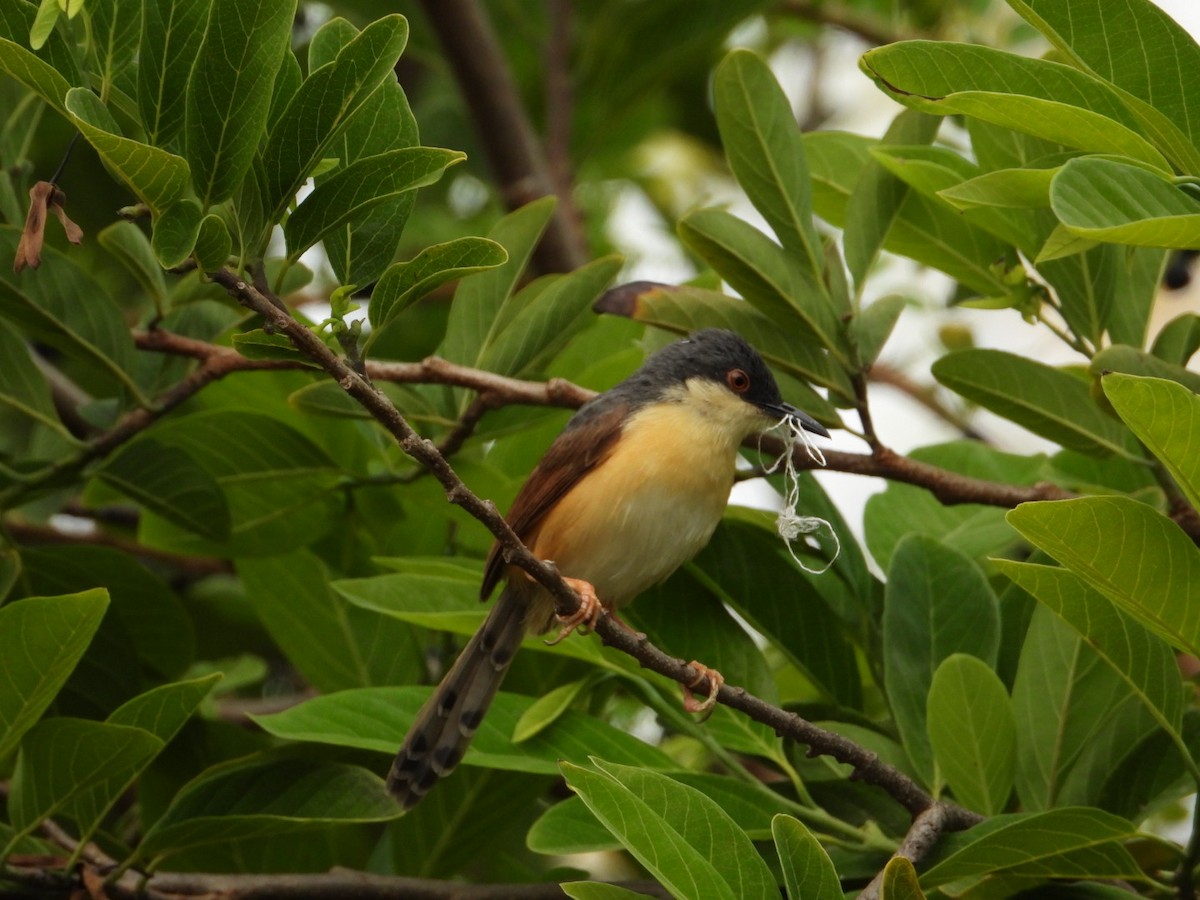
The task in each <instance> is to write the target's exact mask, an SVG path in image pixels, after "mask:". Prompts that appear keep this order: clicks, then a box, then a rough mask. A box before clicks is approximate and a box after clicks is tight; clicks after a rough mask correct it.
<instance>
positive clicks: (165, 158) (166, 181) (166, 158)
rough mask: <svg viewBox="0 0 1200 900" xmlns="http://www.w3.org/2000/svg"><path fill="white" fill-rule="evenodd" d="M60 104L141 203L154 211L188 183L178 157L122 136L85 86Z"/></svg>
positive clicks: (170, 201)
mask: <svg viewBox="0 0 1200 900" xmlns="http://www.w3.org/2000/svg"><path fill="white" fill-rule="evenodd" d="M64 106H65V109H66V113H67V116H68V118H70V120H71V122H72V123H73V124H74V125H75V127H76V128H78V129H79V132H80V134H82V135H83V136H84V138H85V139H86V140H87V142H88V143H89V144H91V145H92V147H94V148H95V150H96V152H97V153H98V154H100V158H101V159H103V160H104V162H105V163H106V164H107V165H108V167H109V168H110V169H112V171H113V172H115V173H116V174H117V175H118V176H119V177H120V178H121V180H122V181H124V182H125V183H126V184H127V185H128V186H129V188H130V190H132V191H133V192H134V193H135V194H137V196H138V199H140V200H141V201H142V202H143V203H146V204H147V205H148V206H149V207H150V208H151V209H152V210H154V211H156V212H157V211H161V210H164V209H166V208H167V207H169V206H170V205H171V204H172V203H174V202H175V201H176V200H177V199H178V198H179V197H180V195H181V194H182V193H183V191H184V188H185V187H187V182H188V164H187V163H186V162H185V161H184V160H183V158H182V157H179V156H176V155H175V154H174V153H168V152H167V151H166V150H160V149H159V148H157V147H151V146H150V145H149V144H143V143H141V142H139V141H135V140H131V139H129V138H127V137H122V136H121V130H120V127H119V126H118V125H117V122H116V120H115V119H114V118H113V117H112V113H110V112H109V111H108V109H107V108H105V106H104V104H103V103H101V102H100V98H99V97H97V96H96V95H95V94H93V93H92V92H91V91H90V90H88V89H87V88H71V90H69V91H68V92H67V95H66V98H65V100H64Z"/></svg>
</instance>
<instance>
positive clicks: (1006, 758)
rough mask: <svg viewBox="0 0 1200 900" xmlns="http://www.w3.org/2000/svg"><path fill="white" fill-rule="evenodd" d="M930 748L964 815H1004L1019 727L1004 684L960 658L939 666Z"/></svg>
mask: <svg viewBox="0 0 1200 900" xmlns="http://www.w3.org/2000/svg"><path fill="white" fill-rule="evenodd" d="M926 714H927V717H928V728H929V742H930V744H931V745H932V747H933V755H934V757H935V759H936V760H937V764H938V771H939V773H940V774H941V776H942V777H943V778H945V780H946V783H947V784H949V785H950V788H951V790H953V791H954V796H955V797H957V798H958V800H959V802H960V803H962V804H963V805H964V806H966V807H967V808H968V809H973V810H975V811H976V812H980V813H983V814H984V815H988V816H991V815H995V814H996V813H999V812H1003V811H1004V807H1005V806H1006V805H1007V803H1008V797H1009V794H1011V793H1012V789H1013V771H1014V769H1015V767H1016V759H1017V727H1016V722H1015V720H1014V719H1013V712H1012V703H1011V702H1010V701H1009V699H1008V691H1007V690H1006V689H1005V687H1004V684H1003V683H1002V682H1001V681H1000V679H999V677H997V675H996V673H995V672H993V671H992V669H991V667H990V666H988V665H987V664H986V663H985V662H983V661H982V660H980V659H978V658H977V657H974V656H968V655H967V654H964V653H955V654H953V655H951V656H948V657H946V658H945V659H944V660H942V662H941V664H940V665H938V667H937V671H936V672H934V673H933V681H932V683H931V684H930V686H929V697H928V701H927V713H926Z"/></svg>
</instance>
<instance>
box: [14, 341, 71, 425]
mask: <svg viewBox="0 0 1200 900" xmlns="http://www.w3.org/2000/svg"><path fill="white" fill-rule="evenodd" d="M0 407H7V408H9V409H11V410H14V411H16V412H18V413H20V414H21V415H23V416H26V417H27V418H29V419H32V420H33V421H35V422H39V423H41V424H42V425H44V426H46V427H47V428H49V429H51V430H53V431H55V432H57V433H58V434H60V435H62V436H63V437H69V435H70V432H68V431H67V430H66V428H65V427H64V426H63V424H62V422H60V421H59V418H58V413H57V412H56V411H55V409H54V401H53V400H52V399H51V396H50V385H49V384H48V383H47V382H46V378H45V376H44V375H42V373H41V372H40V371H39V370H38V368H37V366H35V365H32V364H31V360H30V355H29V346H28V345H27V344H26V343H25V341H24V340H22V339H21V338H20V337H19V336H18V335H17V333H16V332H15V331H14V330H13V329H12V328H11V327H9V325H8V323H7V322H5V321H3V320H0ZM72 440H73V438H72Z"/></svg>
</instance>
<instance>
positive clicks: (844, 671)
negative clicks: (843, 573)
mask: <svg viewBox="0 0 1200 900" xmlns="http://www.w3.org/2000/svg"><path fill="white" fill-rule="evenodd" d="M696 570H698V571H699V572H700V573H701V575H702V577H703V580H704V583H705V584H706V585H707V586H708V587H709V588H710V589H711V590H713V591H715V592H716V593H717V595H718V596H719V597H720V598H721V599H722V601H723V602H725V603H728V604H729V605H730V606H732V607H733V608H734V609H735V610H737V612H738V614H739V615H741V616H742V617H743V618H745V619H746V621H747V622H749V623H750V625H751V626H752V627H753V628H754V629H755V630H756V631H758V632H759V633H760V634H762V635H763V636H764V637H766V638H767V640H769V641H771V643H772V644H773V645H774V646H775V647H776V648H777V649H778V650H779V651H780V652H781V653H783V655H784V656H785V658H786V659H787V660H788V661H789V662H791V663H792V665H794V666H796V667H797V668H798V669H799V670H800V671H802V672H804V673H805V674H806V675H807V676H808V677H809V678H810V679H811V680H812V682H813V683H814V685H816V686H817V687H818V688H819V689H820V690H821V691H822V692H824V693H826V694H827V695H828V696H829V697H830V698H831V699H833V700H835V701H836V702H838V703H841V704H843V705H845V706H848V707H852V708H857V707H858V706H860V705H861V703H862V691H861V681H860V678H859V675H858V671H857V667H856V666H855V665H854V651H853V648H852V647H851V645H850V643H849V641H847V639H846V637H845V635H844V633H843V631H842V623H841V622H840V620H839V619H838V617H837V616H836V615H835V614H834V613H833V612H832V610H830V608H829V607H828V606H827V605H826V604H825V603H824V602H823V601H822V598H821V597H820V595H819V593H818V591H819V590H820V587H819V586H820V585H821V581H820V580H819V579H816V580H810V579H809V578H807V577H805V575H804V574H803V573H802V572H801V571H800V570H799V569H798V568H797V567H796V566H795V564H794V563H793V562H792V561H791V560H790V558H788V557H785V556H784V554H783V550H782V542H781V541H780V539H779V536H778V535H777V534H776V533H774V532H773V531H770V530H768V529H766V528H762V527H759V526H757V525H752V524H750V523H747V522H739V521H737V520H734V519H732V518H726V519H725V520H724V521H723V522H722V523H721V524H720V526H718V530H717V533H716V534H715V535H714V536H713V539H712V540H711V541H710V542H709V544H708V546H707V547H706V548H705V549H704V550H703V551H702V552H701V553H700V555H699V556H698V557H697V558H696V561H695V563H694V564H693V568H692V571H696ZM668 646H671V645H668ZM676 652H679V651H676ZM697 658H701V659H702V658H703V657H697ZM717 668H720V667H719V666H718V667H717Z"/></svg>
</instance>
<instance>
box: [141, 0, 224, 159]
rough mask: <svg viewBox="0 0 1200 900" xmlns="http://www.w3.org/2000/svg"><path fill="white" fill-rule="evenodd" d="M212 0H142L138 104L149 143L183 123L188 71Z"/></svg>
mask: <svg viewBox="0 0 1200 900" xmlns="http://www.w3.org/2000/svg"><path fill="white" fill-rule="evenodd" d="M211 7H212V0H142V33H141V38H140V41H139V43H138V91H137V101H138V110H139V112H140V113H141V116H142V123H143V124H144V125H145V128H146V135H147V137H148V138H149V141H150V143H151V144H154V145H155V146H156V147H162V146H164V145H165V144H167V143H169V142H170V141H171V140H172V139H173V138H174V137H175V136H176V135H177V134H178V133H179V131H180V129H181V128H183V117H184V112H185V108H186V101H187V83H188V75H189V73H190V72H191V70H192V63H194V62H195V60H196V52H197V51H198V50H199V49H200V44H201V42H202V41H203V40H204V33H205V29H206V26H207V24H208V15H209V10H210V9H211Z"/></svg>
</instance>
